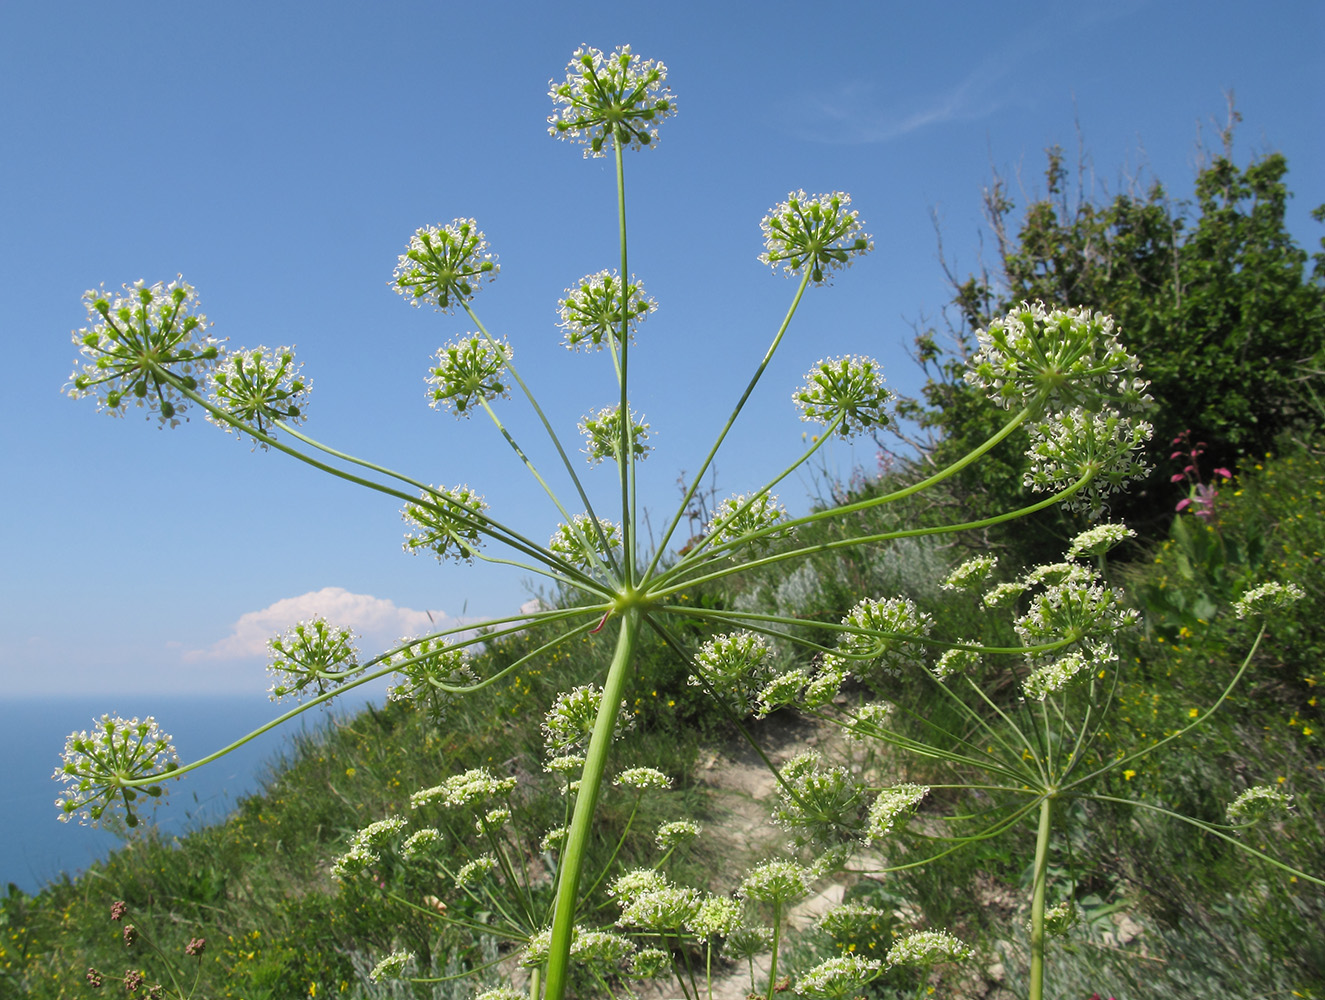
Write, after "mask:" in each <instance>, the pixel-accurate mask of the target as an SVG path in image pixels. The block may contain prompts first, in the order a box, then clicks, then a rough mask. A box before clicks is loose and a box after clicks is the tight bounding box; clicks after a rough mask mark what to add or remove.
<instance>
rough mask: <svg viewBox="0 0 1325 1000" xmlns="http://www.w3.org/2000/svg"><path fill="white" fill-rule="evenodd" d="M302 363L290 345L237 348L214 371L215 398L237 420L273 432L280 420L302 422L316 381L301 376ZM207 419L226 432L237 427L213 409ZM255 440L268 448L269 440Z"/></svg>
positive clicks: (262, 430) (265, 432)
mask: <svg viewBox="0 0 1325 1000" xmlns="http://www.w3.org/2000/svg"><path fill="white" fill-rule="evenodd" d="M302 367H303V366H302V365H297V364H295V361H294V352H293V351H292V350H291V348H289V347H277V348H276V349H275V350H271V349H269V348H266V347H255V348H253V349H252V350H245V351H236V352H235V353H233V354H229V355H227V356H226V357H224V358H222V359H221V360H220V361H219V362H217V365H216V369H215V370H214V371H213V372H212V379H211V383H212V384H211V391H212V401H213V402H214V403H215V404H216V406H217V407H218V408H219V409H222V410H225V411H226V412H228V413H229V414H230V415H231V416H232V417H234V418H235V419H236V420H240V421H242V422H244V423H246V424H251V425H253V426H255V427H256V428H257V429H258V430H259V431H261V432H262V433H264V434H266V435H268V436H270V435H272V434H274V433H275V429H274V428H273V427H272V424H273V423H275V422H276V421H278V420H279V421H283V422H285V423H287V424H299V423H302V422H303V421H304V419H305V417H306V415H307V409H308V393H309V392H310V391H311V390H312V388H313V383H312V380H311V379H305V378H303V377H301V376H300V374H299V372H300V369H301V368H302ZM207 419H208V420H210V421H211V422H212V423H214V424H216V425H217V426H218V427H220V428H221V429H222V430H224V431H226V432H230V431H236V430H237V429H236V427H235V426H234V425H233V424H231V423H229V422H228V421H226V420H222V419H221V418H220V417H217V416H216V415H214V414H211V413H209V414H208V415H207ZM253 440H254V442H255V443H256V444H257V445H258V446H259V447H260V448H262V449H264V450H265V449H266V448H267V443H266V442H265V441H259V440H258V439H257V438H254V439H253Z"/></svg>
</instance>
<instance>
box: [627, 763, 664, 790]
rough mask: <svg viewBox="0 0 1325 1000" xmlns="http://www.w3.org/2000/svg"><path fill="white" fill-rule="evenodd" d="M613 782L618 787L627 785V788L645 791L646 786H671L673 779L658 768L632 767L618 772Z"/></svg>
mask: <svg viewBox="0 0 1325 1000" xmlns="http://www.w3.org/2000/svg"><path fill="white" fill-rule="evenodd" d="M612 784H614V785H616V786H617V787H620V786H622V785H625V786H626V787H627V788H634V789H636V790H637V791H644V790H645V789H646V788H662V789H667V788H671V787H672V779H671V778H669V777H667V775H665V774H663V773H662V772H661V771H659V770H657V769H656V768H652V767H631V768H627V769H626V770H624V771H622V772H621V773H620V774H618V775H617V776H616V778H614V779H613V781H612Z"/></svg>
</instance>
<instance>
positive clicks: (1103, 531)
mask: <svg viewBox="0 0 1325 1000" xmlns="http://www.w3.org/2000/svg"><path fill="white" fill-rule="evenodd" d="M1135 537H1136V532H1135V531H1133V530H1132V529H1131V528H1129V527H1128V526H1127V525H1125V524H1119V523H1111V524H1097V525H1095V527H1093V528H1087V529H1086V530H1085V531H1083V532H1082V533H1081V534H1079V535H1077V537H1076V538H1074V539H1072V544H1071V545H1069V546H1068V549H1067V558H1068V559H1080V558H1081V557H1083V556H1102V555H1104V553H1106V552H1108V551H1109V550H1110V549H1111V548H1113V547H1114V546H1115V545H1119V544H1121V543H1122V542H1125V541H1126V540H1127V539H1129V538H1135Z"/></svg>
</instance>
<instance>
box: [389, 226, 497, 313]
mask: <svg viewBox="0 0 1325 1000" xmlns="http://www.w3.org/2000/svg"><path fill="white" fill-rule="evenodd" d="M500 270H501V267H500V266H499V265H498V264H497V258H496V255H495V254H492V253H489V252H488V241H487V238H486V237H484V235H483V233H482V232H481V231H480V230H479V228H478V223H476V222H475V221H474V220H473V219H453V220H451V222H450V223H449V224H448V225H445V226H424V227H423V228H421V229H417V230H415V232H414V235H413V236H411V237H410V241H409V247H408V248H407V249H406V250H405V252H404V253H403V254H401V255H400V259H399V261H398V263H397V264H396V272H395V275H394V276H393V278H392V282H391V283H392V285H393V286H394V287H395V289H396V291H397V292H399V293H400V294H401V295H403V296H405V298H406V300H407V301H408V302H409V304H410V305H412V306H418V305H419V303H420V302H431V303H432V304H433V305H434V306H435V307H436V308H437V309H440V310H441V311H442V312H448V313H449V312H454V311H455V307H456V306H458V305H463V304H464V303H465V302H466V301H467V300H469V299H470V298H472V297H473V296H474V293H475V292H477V291H478V290H479V288H480V287H481V285H482V283H483V282H484V281H491V280H492V279H493V278H495V277H496V276H497V272H498V271H500Z"/></svg>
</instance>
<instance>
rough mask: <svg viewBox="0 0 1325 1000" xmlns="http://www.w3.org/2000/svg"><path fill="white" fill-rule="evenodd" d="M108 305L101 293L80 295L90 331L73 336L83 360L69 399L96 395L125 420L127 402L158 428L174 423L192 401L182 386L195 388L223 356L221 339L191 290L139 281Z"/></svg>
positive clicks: (178, 282)
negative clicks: (211, 330)
mask: <svg viewBox="0 0 1325 1000" xmlns="http://www.w3.org/2000/svg"><path fill="white" fill-rule="evenodd" d="M124 292H125V294H124V295H117V296H116V297H115V298H114V299H113V300H112V299H111V297H110V296H108V295H107V294H106V290H105V288H104V287H103V288H101V289H90V290H88V291H86V292H84V293H83V301H84V303H86V305H87V315H88V318H89V319H90V320H92V321H93V325H92V326H91V327H90V328H88V327H84V328H83V329H81V330H75V331H74V334H73V340H74V343H75V344H76V345H77V346H78V350H79V352H80V353H81V354H82V355H83V357H84V358H85V359H86V362H87V363H86V364H84V365H83V369H82V371H77V370H75V371H74V373H73V374H72V375H70V376H69V384H68V385H66V386H65V389H64V391H65V392H67V393H68V394H69V398H70V399H81V398H82V397H84V396H93V397H95V398H96V400H97V406H98V409H101V410H104V411H106V412H108V413H110V414H111V415H112V416H123V415H124V410H125V407H126V406H127V405H128V404H129V403H133V404H134V405H135V406H140V407H145V408H146V409H147V411H148V415H149V416H150V415H151V414H152V413H155V414H157V416H158V417H159V418H160V420H161V423H162V425H163V426H164V425H165V424H170V425H171V426H172V427H174V426H177V425H178V424H179V420H178V419H177V418H178V414H180V413H182V412H183V411H184V410H185V408H186V407H187V405H188V403H189V399H188V397H187V396H185V395H184V394H183V393H182V392H181V391H180V386H182V387H183V388H185V389H189V390H195V391H196V390H197V389H198V388H199V386H200V379H199V376H201V375H203V374H204V373H205V372H206V370H207V369H208V368H210V367H211V366H212V365H213V363H215V362H216V361H217V360H218V359H219V358H220V356H221V347H220V343H221V342H220V341H219V340H217V339H216V338H215V337H213V336H211V335H210V334H208V333H207V325H208V324H207V317H206V316H204V315H203V314H202V313H200V312H197V308H198V296H197V293H196V292H195V291H194V288H193V286H192V285H190V284H188V283H187V282H186V281H184V279H183V278H182V277H181V278H177V280H175V281H172V282H171V283H170V284H169V285H162V284H161V282H157V283H156V284H155V285H150V286H149V285H147V284H146V283H145V282H142V281H136V282H134V283H133V284H132V285H125V286H124Z"/></svg>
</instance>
